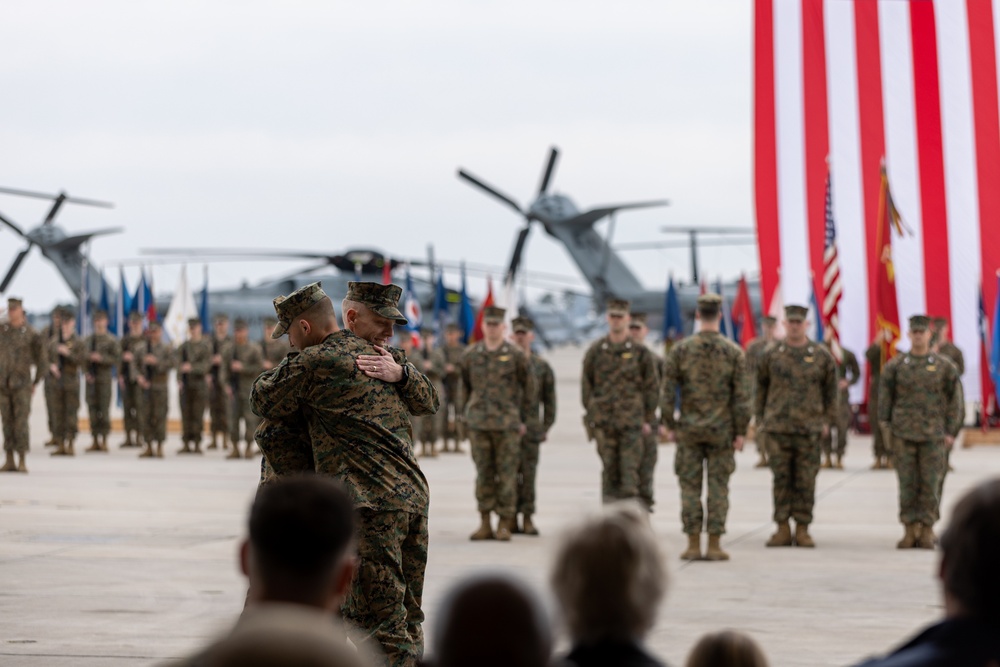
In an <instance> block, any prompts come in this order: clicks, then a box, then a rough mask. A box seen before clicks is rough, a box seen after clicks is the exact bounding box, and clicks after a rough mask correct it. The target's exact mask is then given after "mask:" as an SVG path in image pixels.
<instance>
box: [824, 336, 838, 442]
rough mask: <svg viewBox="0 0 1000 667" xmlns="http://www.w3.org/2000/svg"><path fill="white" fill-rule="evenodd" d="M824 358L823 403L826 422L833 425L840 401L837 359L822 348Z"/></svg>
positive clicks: (835, 421)
mask: <svg viewBox="0 0 1000 667" xmlns="http://www.w3.org/2000/svg"><path fill="white" fill-rule="evenodd" d="M823 355H824V357H825V358H826V377H825V378H824V380H823V405H824V406H825V408H826V410H825V412H826V423H827V425H828V426H833V425H834V424H836V423H837V419H838V417H839V415H838V414H837V413H838V410H837V406H838V403H839V401H840V388H839V387H838V386H837V380H838V378H837V360H836V359H834V358H833V355H832V354H830V353H829V352H827V351H826V350H823Z"/></svg>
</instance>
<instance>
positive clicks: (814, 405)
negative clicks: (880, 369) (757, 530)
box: [754, 309, 837, 526]
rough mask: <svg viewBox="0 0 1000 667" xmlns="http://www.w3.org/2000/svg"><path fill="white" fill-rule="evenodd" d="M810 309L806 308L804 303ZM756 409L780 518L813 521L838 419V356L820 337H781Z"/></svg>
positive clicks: (764, 371)
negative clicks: (823, 440)
mask: <svg viewBox="0 0 1000 667" xmlns="http://www.w3.org/2000/svg"><path fill="white" fill-rule="evenodd" d="M803 310H804V309H803ZM754 412H755V414H756V417H757V425H758V430H763V431H764V432H765V433H766V434H767V442H768V448H769V454H770V457H769V464H770V466H771V471H772V472H773V474H774V520H775V521H776V522H778V523H779V524H781V523H787V521H788V519H789V517H791V518H794V519H795V522H796V524H798V525H800V526H808V525H809V524H810V523H812V519H813V505H814V504H815V501H816V474H817V473H818V472H819V463H820V436H821V435H822V432H823V427H824V426H829V425H830V424H833V423H834V422H836V420H837V362H836V361H835V360H834V358H833V356H832V355H831V354H830V353H829V352H827V351H826V348H824V347H823V346H822V345H820V344H819V343H815V342H813V341H811V340H810V341H806V343H805V344H804V345H802V346H801V347H793V346H791V345H789V344H788V343H786V342H783V341H782V342H777V343H775V345H773V346H772V347H771V348H770V349H768V350H767V351H766V352H765V353H764V356H763V357H761V359H760V363H759V366H758V368H757V393H756V396H755V399H754Z"/></svg>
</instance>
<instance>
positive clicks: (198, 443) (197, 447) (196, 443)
mask: <svg viewBox="0 0 1000 667" xmlns="http://www.w3.org/2000/svg"><path fill="white" fill-rule="evenodd" d="M192 454H204V452H202V451H201V440H195V441H194V451H193V452H192Z"/></svg>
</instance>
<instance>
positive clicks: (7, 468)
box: [0, 451, 17, 472]
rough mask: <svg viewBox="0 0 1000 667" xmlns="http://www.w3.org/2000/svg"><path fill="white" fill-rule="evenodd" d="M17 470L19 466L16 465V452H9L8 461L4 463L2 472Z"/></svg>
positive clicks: (0, 469)
mask: <svg viewBox="0 0 1000 667" xmlns="http://www.w3.org/2000/svg"><path fill="white" fill-rule="evenodd" d="M15 470H17V466H15V465H14V452H12V451H8V452H7V460H6V461H5V462H4V464H3V467H2V468H0V472H14V471H15Z"/></svg>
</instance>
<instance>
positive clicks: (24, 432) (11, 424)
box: [0, 322, 48, 452]
mask: <svg viewBox="0 0 1000 667" xmlns="http://www.w3.org/2000/svg"><path fill="white" fill-rule="evenodd" d="M32 365H34V366H35V376H34V379H32V376H31V367H32ZM47 368H48V354H47V349H46V345H45V341H44V340H43V338H42V336H41V334H39V333H38V332H37V331H35V330H34V329H32V328H31V326H30V325H28V324H25V325H24V326H23V327H14V326H11V325H10V324H9V323H7V322H4V323H2V324H0V422H2V423H3V448H4V451H7V452H27V451H28V448H29V444H30V443H29V429H28V415H29V414H30V412H31V390H32V387H34V386H35V385H37V384H38V383H39V382H40V381H41V380H42V378H43V377H44V376H45V372H46V369H47Z"/></svg>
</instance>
